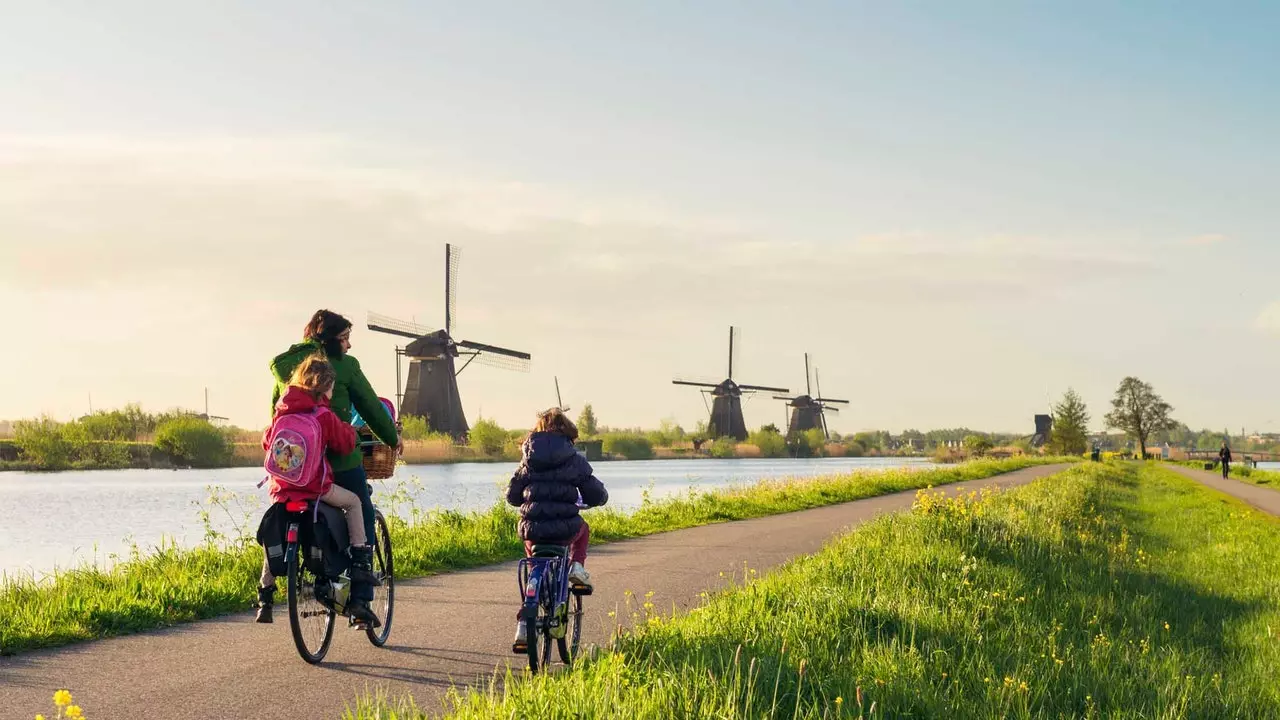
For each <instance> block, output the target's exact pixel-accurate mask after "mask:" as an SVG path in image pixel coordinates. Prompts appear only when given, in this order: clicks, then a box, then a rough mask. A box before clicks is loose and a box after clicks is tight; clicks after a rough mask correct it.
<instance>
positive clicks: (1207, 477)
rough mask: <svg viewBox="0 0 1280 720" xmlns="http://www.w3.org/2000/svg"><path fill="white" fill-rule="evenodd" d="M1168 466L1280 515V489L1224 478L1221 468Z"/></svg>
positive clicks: (1258, 507) (1261, 508) (1268, 511)
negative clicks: (1204, 468)
mask: <svg viewBox="0 0 1280 720" xmlns="http://www.w3.org/2000/svg"><path fill="white" fill-rule="evenodd" d="M1167 467H1168V468H1169V469H1170V470H1173V471H1175V472H1177V473H1179V474H1181V475H1185V476H1187V477H1189V478H1191V479H1192V480H1195V481H1196V482H1198V483H1201V484H1203V485H1208V486H1209V487H1211V488H1213V489H1214V490H1217V491H1218V492H1223V493H1226V494H1228V495H1230V496H1232V497H1235V498H1239V499H1240V500H1243V501H1245V502H1247V503H1249V504H1250V505H1252V506H1253V507H1255V508H1257V509H1259V510H1261V511H1263V512H1266V513H1270V514H1272V515H1280V490H1272V489H1271V488H1266V487H1262V486H1261V485H1254V484H1253V483H1247V482H1245V481H1243V480H1236V479H1235V478H1223V477H1222V471H1221V470H1219V471H1217V472H1210V471H1208V470H1197V469H1195V468H1189V467H1185V466H1183V465H1169V466H1167Z"/></svg>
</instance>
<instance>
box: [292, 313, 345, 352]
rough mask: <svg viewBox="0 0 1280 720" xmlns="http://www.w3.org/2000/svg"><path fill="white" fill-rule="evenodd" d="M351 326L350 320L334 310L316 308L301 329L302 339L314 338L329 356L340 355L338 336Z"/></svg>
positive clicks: (340, 348) (340, 347) (340, 344)
mask: <svg viewBox="0 0 1280 720" xmlns="http://www.w3.org/2000/svg"><path fill="white" fill-rule="evenodd" d="M350 327H351V321H350V320H348V319H346V318H344V317H342V316H341V315H339V314H338V313H336V312H331V311H329V310H317V311H316V314H315V315H312V316H311V320H310V322H308V323H307V326H306V327H305V328H303V330H302V339H303V340H315V341H316V342H318V343H320V346H321V347H323V348H324V351H325V352H326V353H328V354H329V356H330V357H341V356H342V343H340V342H338V336H339V335H341V334H342V333H343V332H345V331H346V330H347V328H350Z"/></svg>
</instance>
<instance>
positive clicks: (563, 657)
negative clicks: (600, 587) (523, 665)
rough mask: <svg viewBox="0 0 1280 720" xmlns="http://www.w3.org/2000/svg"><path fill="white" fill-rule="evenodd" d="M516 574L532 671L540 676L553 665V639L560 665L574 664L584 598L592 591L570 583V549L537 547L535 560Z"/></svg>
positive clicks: (522, 565)
mask: <svg viewBox="0 0 1280 720" xmlns="http://www.w3.org/2000/svg"><path fill="white" fill-rule="evenodd" d="M516 573H517V578H518V580H517V581H518V583H519V587H520V594H521V597H523V599H524V604H523V605H522V606H521V608H520V621H521V622H523V623H524V624H525V645H526V647H525V653H526V654H527V655H528V657H529V671H530V672H531V673H534V674H536V673H537V672H538V669H539V668H543V669H545V668H546V667H547V666H548V665H550V664H551V641H552V640H553V639H554V640H555V641H556V644H557V646H558V650H559V654H560V662H561V663H563V664H565V665H572V664H573V661H574V659H576V658H577V657H578V652H579V650H580V647H581V643H582V598H583V597H585V596H587V595H590V594H591V588H590V587H583V586H576V585H571V584H570V583H569V548H568V547H566V546H564V545H547V544H538V545H534V546H533V552H532V557H527V558H523V559H521V560H520V564H519V567H518V568H517V570H516Z"/></svg>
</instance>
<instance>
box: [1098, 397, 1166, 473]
mask: <svg viewBox="0 0 1280 720" xmlns="http://www.w3.org/2000/svg"><path fill="white" fill-rule="evenodd" d="M1171 412H1173V407H1172V406H1170V405H1169V403H1167V402H1165V401H1164V399H1163V398H1161V397H1160V396H1159V395H1157V394H1156V391H1155V390H1154V389H1152V387H1151V385H1150V384H1149V383H1145V382H1143V381H1141V380H1139V379H1138V378H1136V377H1127V378H1125V379H1124V380H1121V381H1120V387H1118V388H1116V395H1115V397H1114V398H1112V400H1111V412H1109V413H1107V418H1106V420H1107V427H1109V428H1115V429H1117V430H1123V431H1124V433H1125V435H1128V436H1129V437H1131V438H1133V439H1134V440H1136V441H1137V442H1138V451H1139V452H1141V453H1142V458H1143V459H1144V460H1145V459H1146V458H1147V439H1148V438H1149V437H1151V435H1152V434H1153V433H1158V432H1162V431H1165V430H1171V429H1173V428H1174V427H1176V426H1177V423H1176V422H1175V421H1174V420H1173V419H1172V418H1170V417H1169V413H1171Z"/></svg>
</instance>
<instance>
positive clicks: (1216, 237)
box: [1184, 233, 1227, 247]
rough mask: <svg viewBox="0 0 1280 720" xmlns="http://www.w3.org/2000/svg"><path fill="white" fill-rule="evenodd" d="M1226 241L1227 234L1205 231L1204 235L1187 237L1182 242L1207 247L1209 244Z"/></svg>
mask: <svg viewBox="0 0 1280 720" xmlns="http://www.w3.org/2000/svg"><path fill="white" fill-rule="evenodd" d="M1226 241H1227V236H1226V235H1223V234H1221V233H1206V234H1204V235H1196V236H1195V237H1192V238H1187V239H1186V240H1185V241H1184V242H1185V244H1187V245H1192V246H1196V247H1207V246H1209V245H1218V244H1221V243H1224V242H1226Z"/></svg>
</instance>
